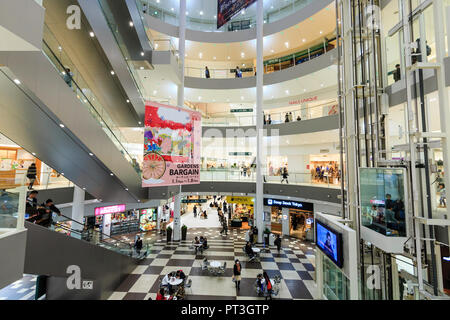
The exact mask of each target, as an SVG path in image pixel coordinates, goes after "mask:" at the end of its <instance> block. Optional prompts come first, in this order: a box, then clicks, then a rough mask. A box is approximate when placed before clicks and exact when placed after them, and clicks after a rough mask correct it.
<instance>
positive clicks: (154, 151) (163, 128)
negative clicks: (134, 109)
mask: <svg viewBox="0 0 450 320" xmlns="http://www.w3.org/2000/svg"><path fill="white" fill-rule="evenodd" d="M201 130H202V128H201V114H200V113H199V112H196V111H191V110H187V109H184V108H179V107H174V106H169V105H164V104H160V103H157V102H147V103H146V105H145V131H144V161H143V165H142V187H161V186H171V185H183V184H199V183H200V154H201V150H200V148H201V145H200V143H201V134H202V131H201Z"/></svg>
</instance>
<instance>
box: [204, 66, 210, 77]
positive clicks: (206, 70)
mask: <svg viewBox="0 0 450 320" xmlns="http://www.w3.org/2000/svg"><path fill="white" fill-rule="evenodd" d="M205 78H206V79H209V78H210V74H209V69H208V66H206V67H205Z"/></svg>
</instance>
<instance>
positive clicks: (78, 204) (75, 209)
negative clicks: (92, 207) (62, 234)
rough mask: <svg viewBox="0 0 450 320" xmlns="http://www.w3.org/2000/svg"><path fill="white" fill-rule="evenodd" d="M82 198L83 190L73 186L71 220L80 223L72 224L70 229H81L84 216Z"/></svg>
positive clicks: (83, 196)
mask: <svg viewBox="0 0 450 320" xmlns="http://www.w3.org/2000/svg"><path fill="white" fill-rule="evenodd" d="M84 199H85V192H84V190H83V189H81V188H80V187H78V186H75V187H74V189H73V205H72V220H75V221H77V222H79V223H80V224H73V225H72V229H75V230H82V224H83V217H84Z"/></svg>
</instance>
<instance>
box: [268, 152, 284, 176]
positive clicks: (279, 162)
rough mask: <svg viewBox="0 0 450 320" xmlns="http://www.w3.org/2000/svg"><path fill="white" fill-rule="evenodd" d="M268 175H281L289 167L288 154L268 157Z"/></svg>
mask: <svg viewBox="0 0 450 320" xmlns="http://www.w3.org/2000/svg"><path fill="white" fill-rule="evenodd" d="M267 164H268V166H267V170H268V172H267V175H269V176H281V175H282V173H283V171H282V170H283V169H284V168H286V169H288V158H287V156H269V157H267Z"/></svg>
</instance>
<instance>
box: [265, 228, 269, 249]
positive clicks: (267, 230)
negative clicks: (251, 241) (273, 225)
mask: <svg viewBox="0 0 450 320" xmlns="http://www.w3.org/2000/svg"><path fill="white" fill-rule="evenodd" d="M269 235H270V230H269V228H266V229H265V230H264V242H265V244H266V246H269Z"/></svg>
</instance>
